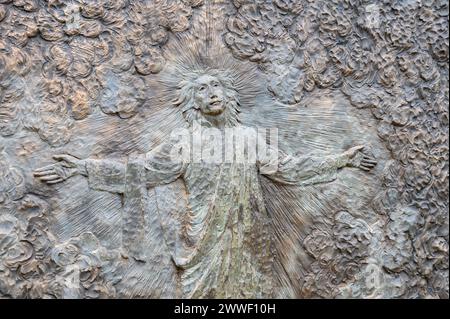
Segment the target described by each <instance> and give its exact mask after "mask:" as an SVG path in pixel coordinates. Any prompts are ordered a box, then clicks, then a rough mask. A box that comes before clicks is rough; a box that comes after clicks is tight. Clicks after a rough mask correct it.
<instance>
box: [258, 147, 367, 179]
mask: <svg viewBox="0 0 450 319" xmlns="http://www.w3.org/2000/svg"><path fill="white" fill-rule="evenodd" d="M265 165H272V168H273V163H264V164H263V165H261V167H260V172H261V174H263V175H266V176H267V177H269V178H270V179H272V180H274V181H277V182H280V183H283V184H289V185H304V186H305V185H312V184H318V183H325V182H331V181H333V180H335V179H336V174H337V171H338V170H339V169H341V168H343V167H346V166H347V167H357V168H360V169H362V170H365V171H369V170H371V169H372V168H373V167H374V166H375V165H376V161H375V159H374V158H373V157H372V156H370V155H368V154H366V153H365V151H364V146H362V145H359V146H355V147H352V148H350V149H349V150H347V151H345V152H344V153H342V154H339V155H330V156H322V157H318V156H298V157H293V156H289V155H284V156H283V155H282V156H280V157H278V162H277V165H276V169H271V170H267V168H266V166H265Z"/></svg>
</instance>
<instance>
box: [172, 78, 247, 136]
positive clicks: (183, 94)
mask: <svg viewBox="0 0 450 319" xmlns="http://www.w3.org/2000/svg"><path fill="white" fill-rule="evenodd" d="M202 75H209V76H213V77H215V78H216V79H217V80H218V81H219V82H220V84H222V87H223V89H224V97H225V99H226V100H225V110H224V112H223V113H222V116H223V117H224V120H225V125H226V126H230V127H231V126H236V125H238V124H239V123H240V121H239V112H240V111H239V107H240V102H239V97H238V92H237V91H236V89H235V88H234V83H233V77H232V76H231V75H230V74H229V73H227V72H226V71H223V70H217V69H207V70H203V71H196V72H191V73H189V74H187V75H186V76H187V79H185V80H182V81H181V82H180V83H179V85H178V89H179V95H178V98H177V99H176V100H175V101H174V102H173V104H174V105H175V106H178V107H180V108H181V112H182V113H183V116H184V118H185V119H186V121H187V122H188V123H189V125H191V126H192V125H193V123H194V122H195V121H198V122H199V123H201V124H204V123H208V120H207V119H206V118H205V117H204V115H203V114H202V112H201V111H200V107H199V106H198V105H196V103H195V99H194V94H195V90H196V83H195V80H196V79H197V78H199V77H200V76H202Z"/></svg>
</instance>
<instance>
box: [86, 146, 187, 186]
mask: <svg viewBox="0 0 450 319" xmlns="http://www.w3.org/2000/svg"><path fill="white" fill-rule="evenodd" d="M182 147H184V146H183V145H180V144H179V142H178V140H171V141H169V142H167V143H163V144H161V145H159V146H158V147H156V148H155V149H153V150H152V151H150V152H148V153H147V154H145V155H140V156H137V157H134V158H133V160H132V161H131V160H130V158H128V159H126V160H110V159H87V160H85V163H86V172H85V175H87V177H88V181H89V187H91V188H92V189H96V190H101V191H107V192H111V193H119V194H123V193H125V191H126V184H127V180H129V178H130V174H135V173H136V172H135V170H134V169H132V168H131V167H132V166H133V167H135V168H137V167H138V166H141V167H142V168H143V170H142V171H141V172H140V173H137V174H139V175H141V176H140V177H139V178H140V179H141V181H142V182H143V183H144V184H145V185H146V186H147V187H153V186H156V185H161V184H168V183H171V182H173V181H175V180H176V179H177V178H178V177H180V176H181V175H182V174H183V172H184V170H185V168H186V163H185V162H184V161H183V158H182V156H181V155H180V153H181V152H182ZM131 162H133V165H131Z"/></svg>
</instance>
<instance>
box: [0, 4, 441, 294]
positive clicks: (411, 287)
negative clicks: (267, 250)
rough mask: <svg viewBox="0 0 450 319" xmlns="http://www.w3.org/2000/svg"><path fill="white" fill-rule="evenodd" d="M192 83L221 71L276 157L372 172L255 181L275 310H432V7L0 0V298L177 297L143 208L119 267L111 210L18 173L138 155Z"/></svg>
mask: <svg viewBox="0 0 450 319" xmlns="http://www.w3.org/2000/svg"><path fill="white" fill-rule="evenodd" d="M207 67H212V68H222V69H227V70H229V71H230V72H231V73H232V74H233V76H234V78H235V79H236V83H237V84H236V88H237V90H238V92H239V94H240V96H241V100H242V122H243V123H244V124H246V125H258V126H263V127H268V128H269V127H277V128H278V129H279V130H280V134H281V135H280V136H281V139H280V142H281V147H282V149H283V150H285V151H286V152H291V153H296V152H301V153H308V152H314V153H318V154H330V153H336V152H341V151H343V150H345V149H347V148H348V147H349V146H352V145H355V144H365V145H368V146H370V147H371V149H372V153H373V155H374V156H375V157H377V159H378V165H377V166H376V168H375V169H374V170H373V171H372V172H370V173H368V174H367V173H362V172H360V171H357V170H351V169H349V170H346V171H344V172H342V173H341V174H340V175H339V178H338V180H336V181H335V182H333V183H331V184H327V185H320V186H309V187H304V188H299V187H285V186H280V185H277V184H274V183H272V182H270V181H268V180H265V179H263V180H262V186H263V190H264V195H265V199H266V205H267V208H268V210H269V213H270V215H271V218H272V221H273V225H272V227H273V234H274V236H275V244H276V251H277V255H278V258H277V260H276V262H275V264H274V268H275V270H276V277H277V278H276V279H277V283H278V285H277V287H274V289H276V291H277V295H278V296H279V297H289V298H317V297H322V298H362V297H364V298H417V297H420V298H426V297H427V298H428V297H431V298H448V287H449V279H448V240H449V235H448V231H449V225H448V198H447V197H448V107H447V104H448V99H449V92H448V1H439V0H435V1H433V0H422V1H419V0H417V1H415V0H404V1H401V0H398V1H387V0H385V1H370V0H331V1H330V0H318V1H314V0H273V1H269V0H253V1H246V0H234V1H231V0H230V1H219V0H216V1H214V0H210V1H208V0H178V1H175V0H153V1H133V0H118V1H113V0H0V296H2V297H30V298H42V297H57V298H62V297H80V298H99V297H141V298H142V297H147V298H167V297H174V296H176V288H177V282H176V269H175V268H174V266H173V264H172V262H171V260H170V254H169V252H168V249H167V247H165V245H164V240H163V238H164V227H162V225H165V221H164V220H159V219H158V214H157V213H156V212H154V213H153V214H152V211H151V210H152V207H150V214H148V215H147V216H146V218H147V220H146V225H145V227H146V230H147V232H146V241H145V247H146V251H147V255H148V256H147V258H148V260H146V262H145V263H138V262H135V261H133V260H125V259H123V258H121V256H120V254H119V250H118V249H119V247H120V242H121V238H120V236H121V230H120V229H121V228H120V227H121V208H122V201H121V198H120V197H119V196H118V195H112V194H110V193H106V192H99V191H92V190H89V188H88V185H87V182H86V180H85V179H84V178H82V177H74V178H72V179H70V180H68V181H66V182H64V183H62V184H58V185H57V186H52V187H51V186H47V185H44V184H41V183H39V182H37V181H36V180H35V179H34V178H33V176H32V171H33V170H34V169H36V168H37V167H41V166H44V165H47V164H49V163H51V162H52V158H51V157H52V155H54V154H58V153H70V154H72V155H75V156H77V157H80V158H86V157H91V158H104V157H109V158H121V157H124V156H126V155H129V154H131V153H134V152H138V153H142V152H147V151H149V150H151V149H152V148H153V147H154V146H155V145H157V144H159V143H160V142H161V141H163V140H164V138H165V136H167V135H168V134H169V133H170V132H171V131H172V129H174V128H177V127H180V126H183V125H185V124H184V120H183V118H182V116H181V114H180V112H179V110H178V109H177V108H176V107H175V106H173V105H172V103H171V102H172V101H173V99H174V98H175V97H176V87H177V83H178V81H179V80H180V79H183V74H186V73H187V72H188V71H190V70H192V69H204V68H207ZM177 183H178V182H176V183H175V184H174V185H169V186H166V187H175V188H176V187H177V185H176V184H177ZM161 191H162V192H164V189H160V188H156V189H155V190H154V192H153V193H152V192H151V194H153V196H156V194H158V192H161ZM76 269H81V273H80V275H79V278H78V277H77V278H75V279H74V271H75V270H76ZM73 280H75V281H77V282H80V283H81V286H80V287H77V288H73V287H72V284H73V282H72V281H73Z"/></svg>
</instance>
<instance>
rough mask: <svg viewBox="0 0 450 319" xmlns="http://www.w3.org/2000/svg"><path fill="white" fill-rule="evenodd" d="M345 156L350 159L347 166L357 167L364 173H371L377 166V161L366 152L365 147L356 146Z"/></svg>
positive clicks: (346, 152)
mask: <svg viewBox="0 0 450 319" xmlns="http://www.w3.org/2000/svg"><path fill="white" fill-rule="evenodd" d="M344 155H345V156H346V157H347V158H348V162H347V165H348V166H350V167H356V168H359V169H362V170H364V171H370V170H371V169H372V168H374V167H375V165H377V161H376V159H375V158H374V157H373V156H372V155H369V154H368V153H367V152H365V146H364V145H358V146H354V147H352V148H350V149H348V150H347V151H345V152H344Z"/></svg>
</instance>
